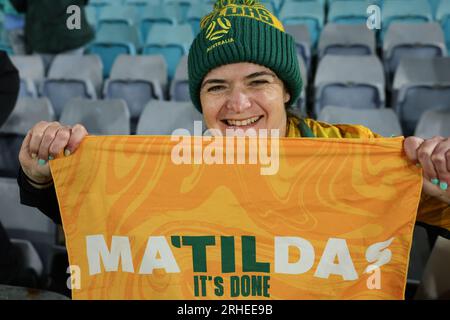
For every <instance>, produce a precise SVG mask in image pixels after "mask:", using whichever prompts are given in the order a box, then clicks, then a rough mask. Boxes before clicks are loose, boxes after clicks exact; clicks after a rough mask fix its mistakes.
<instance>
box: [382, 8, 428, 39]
mask: <svg viewBox="0 0 450 320" xmlns="http://www.w3.org/2000/svg"><path fill="white" fill-rule="evenodd" d="M381 17H382V20H381V21H382V30H381V33H380V36H381V39H380V40H381V41H383V39H384V35H385V33H386V32H387V30H388V29H389V26H390V25H391V23H393V22H398V23H425V22H431V21H432V20H433V13H432V12H431V6H430V4H429V2H428V0H407V1H405V0H389V1H384V2H383V9H382V12H381Z"/></svg>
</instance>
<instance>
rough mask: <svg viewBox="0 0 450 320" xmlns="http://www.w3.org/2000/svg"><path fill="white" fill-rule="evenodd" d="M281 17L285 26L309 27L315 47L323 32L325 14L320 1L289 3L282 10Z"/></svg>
mask: <svg viewBox="0 0 450 320" xmlns="http://www.w3.org/2000/svg"><path fill="white" fill-rule="evenodd" d="M279 17H280V19H281V22H282V23H283V25H285V26H286V25H290V24H305V25H307V26H308V29H309V33H310V36H311V42H312V44H313V46H315V45H316V43H317V40H318V38H319V35H320V31H321V30H322V27H323V24H324V20H325V12H324V7H323V5H322V4H320V2H318V1H288V2H285V3H284V5H283V6H282V8H281V10H280V14H279Z"/></svg>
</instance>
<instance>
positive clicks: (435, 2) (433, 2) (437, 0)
mask: <svg viewBox="0 0 450 320" xmlns="http://www.w3.org/2000/svg"><path fill="white" fill-rule="evenodd" d="M428 2H429V3H430V7H431V12H432V13H433V17H436V13H437V10H438V7H439V5H440V4H441V3H442V2H448V1H446V0H444V1H441V0H428Z"/></svg>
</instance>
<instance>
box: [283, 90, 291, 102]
mask: <svg viewBox="0 0 450 320" xmlns="http://www.w3.org/2000/svg"><path fill="white" fill-rule="evenodd" d="M289 100H291V95H290V94H289V92H287V90H286V89H284V103H285V104H286V103H288V101H289Z"/></svg>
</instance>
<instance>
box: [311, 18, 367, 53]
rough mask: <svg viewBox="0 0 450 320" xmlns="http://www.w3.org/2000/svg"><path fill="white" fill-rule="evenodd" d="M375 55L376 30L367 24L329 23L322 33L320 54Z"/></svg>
mask: <svg viewBox="0 0 450 320" xmlns="http://www.w3.org/2000/svg"><path fill="white" fill-rule="evenodd" d="M326 54H332V55H372V54H373V55H375V54H376V39H375V32H373V31H371V30H369V29H368V28H367V27H366V25H362V24H361V25H342V24H335V23H328V24H326V25H325V27H324V28H323V30H322V34H321V35H320V40H319V46H318V55H319V59H321V58H322V57H323V56H324V55H326Z"/></svg>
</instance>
